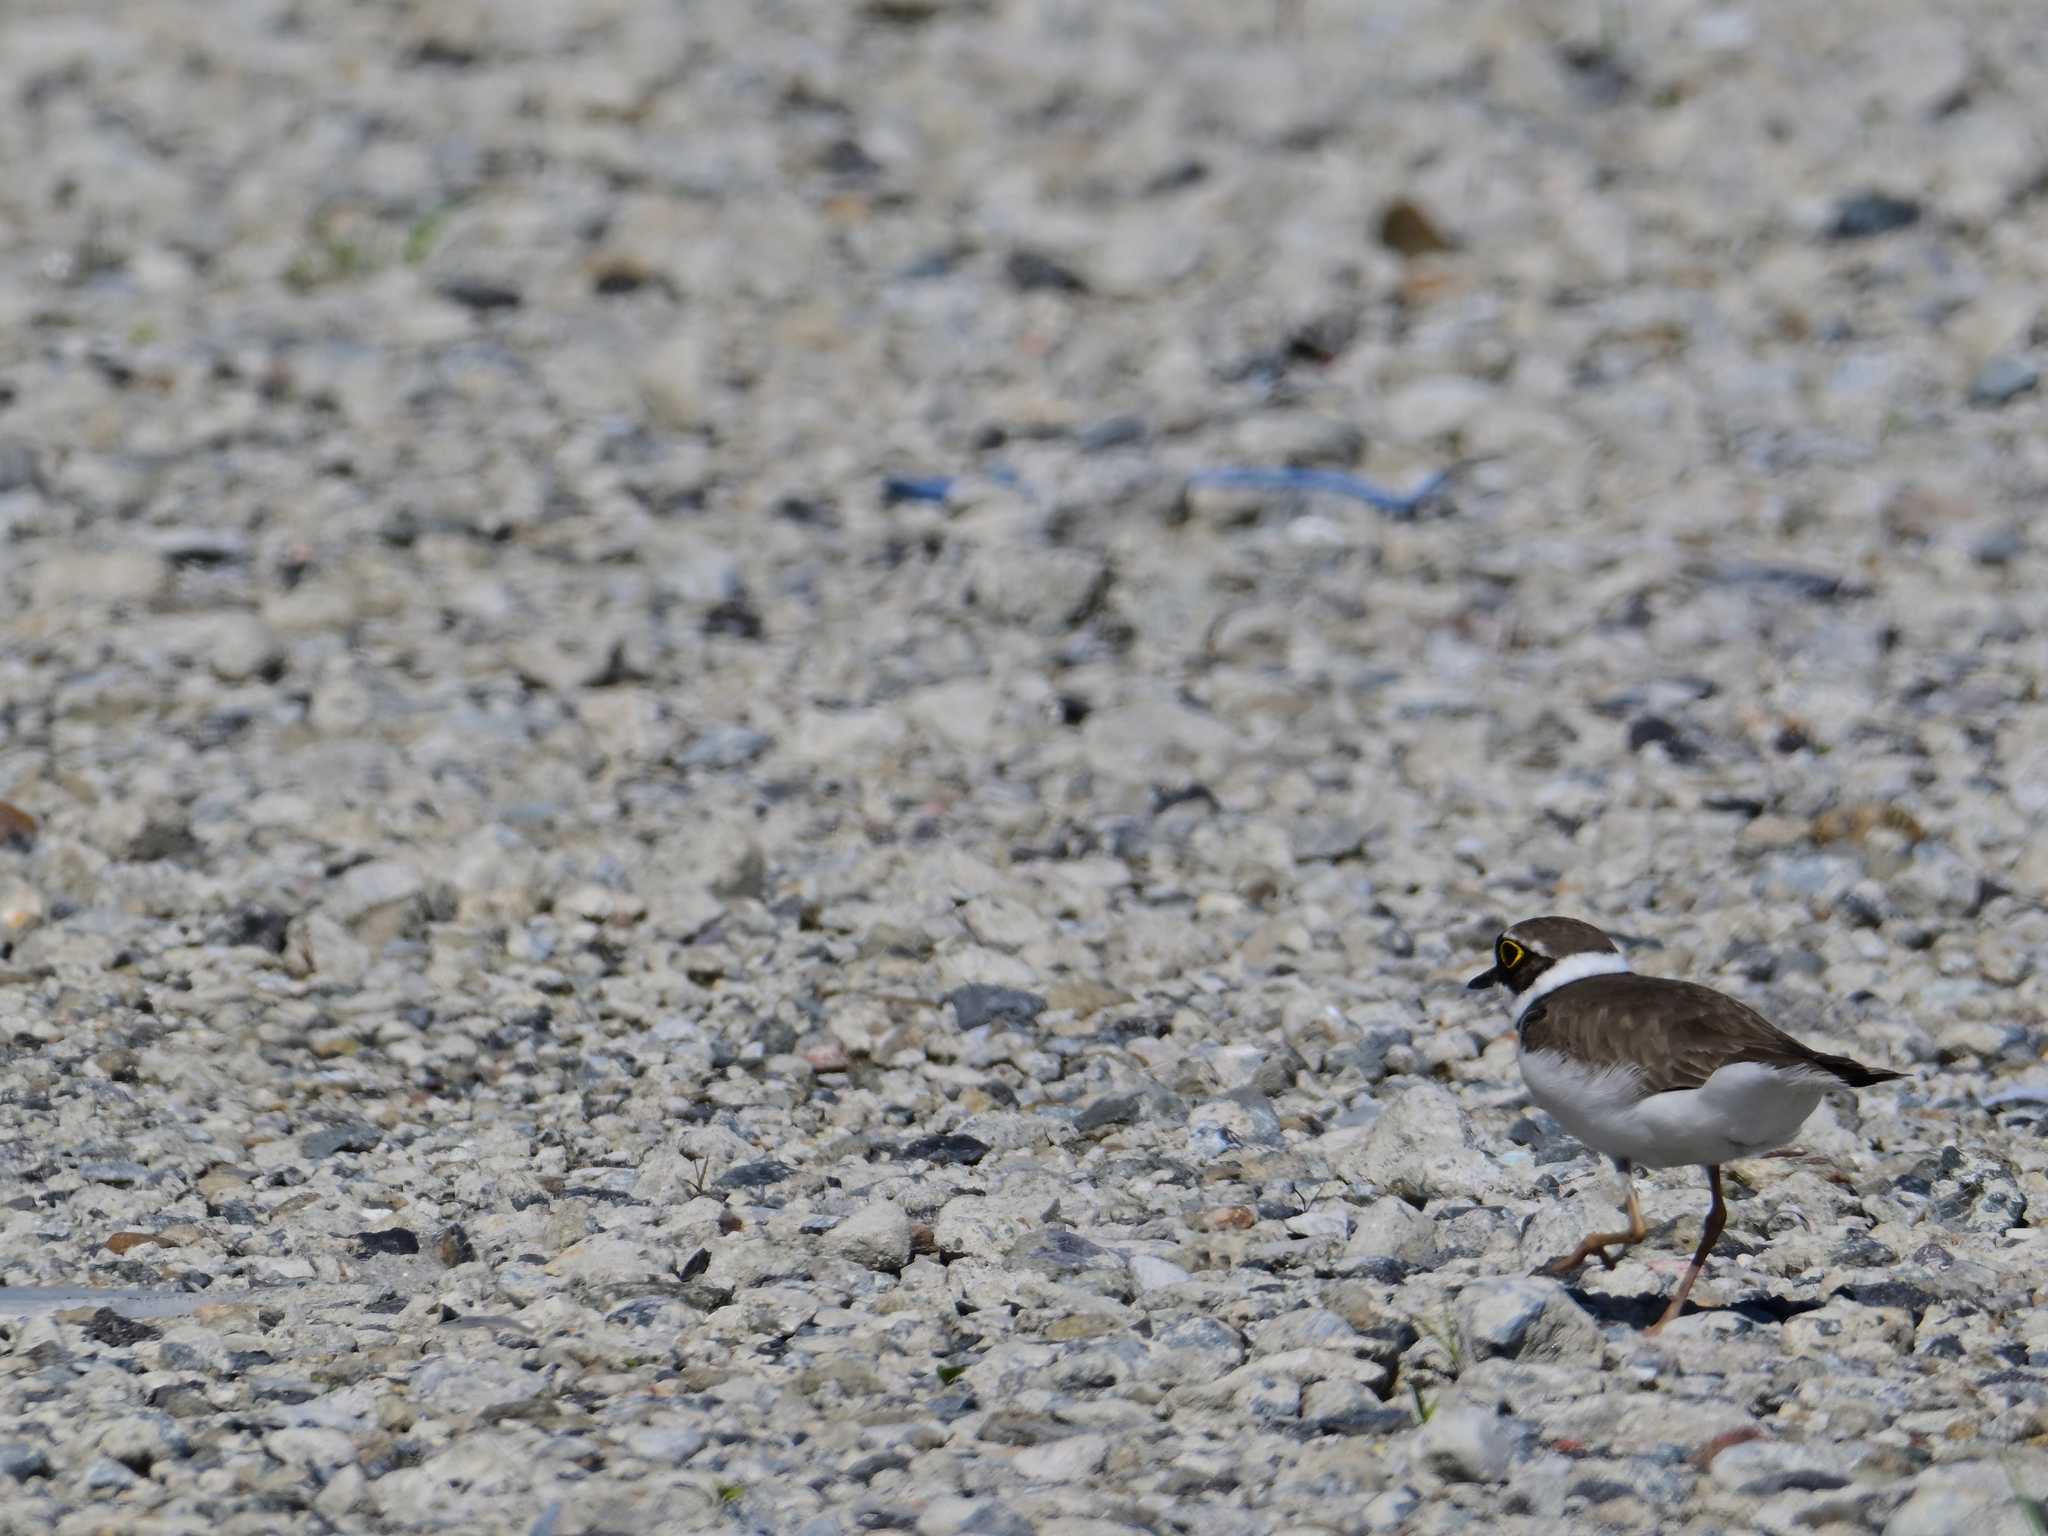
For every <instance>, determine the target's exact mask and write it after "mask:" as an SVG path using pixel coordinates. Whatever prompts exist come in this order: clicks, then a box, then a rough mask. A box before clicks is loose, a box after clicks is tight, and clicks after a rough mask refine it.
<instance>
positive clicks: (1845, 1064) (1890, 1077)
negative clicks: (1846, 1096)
mask: <svg viewBox="0 0 2048 1536" xmlns="http://www.w3.org/2000/svg"><path fill="white" fill-rule="evenodd" d="M1813 1064H1814V1065H1815V1066H1817V1067H1824V1068H1826V1069H1827V1070H1828V1071H1829V1072H1831V1073H1832V1074H1834V1076H1836V1077H1837V1078H1839V1079H1841V1081H1842V1082H1844V1083H1846V1084H1847V1085H1848V1086H1849V1087H1851V1088H1870V1087H1873V1086H1875V1085H1876V1084H1878V1083H1892V1082H1897V1081H1899V1080H1900V1079H1901V1078H1903V1077H1905V1075H1906V1074H1905V1073H1903V1072H1894V1071H1892V1070H1891V1069H1890V1068H1888V1067H1866V1066H1865V1065H1863V1063H1862V1062H1860V1061H1857V1060H1856V1059H1855V1058H1853V1057H1850V1056H1830V1055H1829V1054H1828V1053H1827V1052H1825V1051H1815V1052H1814V1053H1813Z"/></svg>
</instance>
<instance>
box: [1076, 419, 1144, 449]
mask: <svg viewBox="0 0 2048 1536" xmlns="http://www.w3.org/2000/svg"><path fill="white" fill-rule="evenodd" d="M1144 441H1145V418H1144V417H1142V416H1112V417H1110V418H1109V419H1108V420H1107V421H1098V422H1097V423H1096V424H1095V425H1094V426H1092V427H1086V428H1083V429H1082V431H1081V432H1080V433H1079V434H1078V435H1077V436H1076V437H1075V438H1074V446H1075V447H1076V448H1078V449H1080V450H1081V452H1083V453H1102V452H1104V451H1105V450H1107V449H1110V448H1129V447H1132V446H1134V445H1135V444H1138V443H1142V442H1144Z"/></svg>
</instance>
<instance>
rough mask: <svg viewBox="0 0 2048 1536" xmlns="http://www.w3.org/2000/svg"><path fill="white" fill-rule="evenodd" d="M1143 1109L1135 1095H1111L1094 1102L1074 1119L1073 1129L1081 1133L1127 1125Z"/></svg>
mask: <svg viewBox="0 0 2048 1536" xmlns="http://www.w3.org/2000/svg"><path fill="white" fill-rule="evenodd" d="M1143 1108H1144V1100H1143V1099H1142V1098H1141V1097H1140V1096H1139V1095H1137V1094H1135V1093H1118V1094H1112V1095H1110V1096H1109V1097H1108V1098H1102V1099H1097V1100H1095V1101H1094V1102H1093V1103H1092V1104H1090V1105H1089V1106H1088V1107H1087V1108H1085V1109H1083V1110H1082V1111H1081V1113H1080V1114H1078V1115H1076V1116H1075V1117H1074V1129H1075V1130H1077V1131H1081V1132H1084V1133H1085V1132H1088V1131H1100V1130H1106V1129H1108V1128H1109V1127H1110V1126H1112V1125H1129V1124H1130V1123H1131V1122H1132V1121H1134V1120H1136V1119H1137V1118H1138V1116H1139V1113H1140V1112H1141V1111H1142V1110H1143Z"/></svg>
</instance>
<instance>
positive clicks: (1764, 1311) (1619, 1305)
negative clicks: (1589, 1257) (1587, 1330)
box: [1566, 1285, 1823, 1333]
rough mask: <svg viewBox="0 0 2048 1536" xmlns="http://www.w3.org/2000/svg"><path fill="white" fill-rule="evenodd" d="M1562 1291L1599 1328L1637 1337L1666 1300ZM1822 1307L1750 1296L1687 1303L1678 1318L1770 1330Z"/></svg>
mask: <svg viewBox="0 0 2048 1536" xmlns="http://www.w3.org/2000/svg"><path fill="white" fill-rule="evenodd" d="M1566 1290H1567V1291H1568V1293H1569V1294H1570V1296H1571V1298H1572V1300H1573V1301H1575V1302H1577V1303H1578V1304H1579V1306H1580V1307H1581V1308H1583V1309H1584V1310H1585V1311H1586V1312H1587V1313H1589V1314H1590V1315H1591V1316H1592V1318H1593V1320H1594V1321H1595V1322H1596V1323H1599V1324H1600V1325H1601V1326H1602V1327H1605V1326H1606V1325H1608V1324H1610V1323H1622V1324H1625V1325H1627V1326H1628V1327H1629V1328H1632V1329H1634V1330H1635V1331H1636V1332H1637V1333H1641V1332H1642V1331H1643V1330H1644V1329H1645V1328H1648V1327H1649V1326H1650V1325H1651V1324H1652V1323H1654V1322H1656V1321H1657V1319H1658V1318H1660V1317H1662V1316H1663V1315H1664V1308H1665V1306H1666V1305H1668V1301H1667V1298H1665V1297H1663V1296H1658V1295H1654V1294H1652V1295H1647V1296H1610V1295H1608V1294H1606V1293H1604V1292H1599V1291H1584V1290H1581V1289H1579V1287H1577V1286H1575V1285H1574V1286H1568V1287H1566ZM1822 1305H1823V1303H1821V1302H1819V1301H1791V1300H1788V1299H1786V1298H1785V1297H1783V1296H1752V1297H1750V1298H1749V1299H1748V1300H1747V1301H1738V1302H1736V1303H1735V1304H1734V1305H1733V1306H1727V1307H1700V1306H1694V1305H1693V1304H1692V1303H1691V1302H1687V1303H1686V1306H1685V1311H1684V1312H1682V1313H1681V1314H1679V1315H1680V1316H1682V1317H1693V1316H1696V1315H1698V1314H1699V1313H1701V1312H1732V1313H1734V1314H1735V1315H1736V1316H1737V1317H1742V1318H1747V1319H1748V1320H1749V1321H1750V1322H1752V1323H1755V1324H1756V1325H1757V1326H1758V1327H1760V1328H1762V1327H1770V1326H1774V1325H1776V1324H1779V1323H1783V1322H1785V1321H1786V1320H1788V1319H1790V1318H1794V1317H1797V1316H1798V1315H1799V1314H1800V1313H1802V1312H1818V1311H1819V1310H1820V1309H1821V1307H1822Z"/></svg>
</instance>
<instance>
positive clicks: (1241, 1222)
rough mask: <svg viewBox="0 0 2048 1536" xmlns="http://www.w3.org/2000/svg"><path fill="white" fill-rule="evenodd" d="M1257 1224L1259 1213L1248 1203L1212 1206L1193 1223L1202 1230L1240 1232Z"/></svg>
mask: <svg viewBox="0 0 2048 1536" xmlns="http://www.w3.org/2000/svg"><path fill="white" fill-rule="evenodd" d="M1258 1224H1259V1213H1258V1212H1257V1211H1255V1210H1253V1209H1252V1208H1251V1207H1250V1206H1248V1205H1218V1206H1212V1207H1210V1208H1209V1209H1208V1210H1206V1211H1203V1212H1201V1213H1200V1214H1199V1215H1198V1216H1196V1217H1195V1220H1194V1225H1195V1226H1196V1227H1197V1228H1198V1229H1199V1230H1201V1231H1203V1232H1242V1231H1243V1230H1244V1229H1245V1228H1247V1227H1255V1226H1257V1225H1258Z"/></svg>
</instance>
